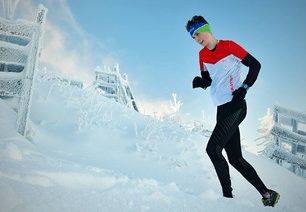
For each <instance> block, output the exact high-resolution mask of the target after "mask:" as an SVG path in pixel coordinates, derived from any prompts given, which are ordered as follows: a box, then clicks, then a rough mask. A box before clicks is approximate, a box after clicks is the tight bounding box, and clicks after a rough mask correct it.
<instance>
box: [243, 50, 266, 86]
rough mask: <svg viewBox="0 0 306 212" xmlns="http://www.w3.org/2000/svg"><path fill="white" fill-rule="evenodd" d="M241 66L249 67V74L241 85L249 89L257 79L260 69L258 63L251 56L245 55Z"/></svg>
mask: <svg viewBox="0 0 306 212" xmlns="http://www.w3.org/2000/svg"><path fill="white" fill-rule="evenodd" d="M241 62H242V64H243V65H245V66H247V67H249V72H248V74H247V77H246V79H245V80H244V82H243V83H245V84H247V85H248V86H249V87H251V86H252V85H253V84H254V82H255V81H256V79H257V76H258V73H259V70H260V68H261V65H260V62H259V61H258V60H256V58H255V57H253V56H252V55H251V54H249V53H248V54H247V55H246V56H245V57H244V58H243V60H242V61H241Z"/></svg>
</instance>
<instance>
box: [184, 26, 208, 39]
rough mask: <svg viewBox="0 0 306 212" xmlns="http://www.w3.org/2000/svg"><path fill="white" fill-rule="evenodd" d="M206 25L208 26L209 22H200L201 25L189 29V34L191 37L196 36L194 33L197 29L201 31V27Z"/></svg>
mask: <svg viewBox="0 0 306 212" xmlns="http://www.w3.org/2000/svg"><path fill="white" fill-rule="evenodd" d="M205 24H208V23H207V22H200V23H196V24H195V25H193V26H192V27H191V28H190V29H189V33H190V35H191V37H193V36H194V33H195V31H196V30H197V29H199V28H200V27H202V26H204V25H205Z"/></svg>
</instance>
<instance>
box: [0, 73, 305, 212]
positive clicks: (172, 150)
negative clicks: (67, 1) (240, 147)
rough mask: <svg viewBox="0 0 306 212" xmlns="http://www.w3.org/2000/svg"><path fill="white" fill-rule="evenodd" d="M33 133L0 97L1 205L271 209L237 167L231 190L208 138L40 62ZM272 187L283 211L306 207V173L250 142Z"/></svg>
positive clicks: (59, 208) (39, 208)
mask: <svg viewBox="0 0 306 212" xmlns="http://www.w3.org/2000/svg"><path fill="white" fill-rule="evenodd" d="M30 117H31V124H30V131H29V133H28V135H27V139H25V138H24V137H22V136H20V135H19V134H18V133H17V132H16V130H15V120H16V112H15V110H13V109H12V107H11V106H10V105H9V104H7V102H6V101H4V100H1V99H0V211H1V212H2V211H52V212H54V211H106V212H108V211H133V212H134V211H158V212H160V211H171V212H172V211H192V212H193V211H208V212H209V211H214V212H216V211H235V212H240V211H241V212H245V211H248V212H250V211H268V210H272V209H271V208H265V207H264V206H263V205H262V203H261V201H260V199H261V197H260V195H259V194H258V193H257V191H256V190H255V189H254V188H253V187H252V186H251V185H250V184H248V183H247V182H246V180H244V179H243V178H242V177H241V176H240V174H239V173H237V172H236V171H235V170H234V169H232V168H231V174H232V181H233V187H234V195H235V198H234V199H225V198H223V197H222V196H221V189H220V186H219V183H218V180H217V177H216V174H215V171H214V169H213V166H212V164H211V162H210V160H209V158H208V156H207V155H206V153H205V146H206V142H207V138H206V137H204V136H202V135H200V134H196V133H190V132H187V131H185V130H184V129H182V128H181V127H179V126H178V125H177V124H175V123H173V122H170V121H164V122H161V121H157V120H155V119H153V118H150V117H147V116H143V115H141V114H139V113H137V112H135V111H134V110H132V109H129V108H125V107H123V106H121V105H118V104H116V103H115V102H113V101H111V100H109V99H106V98H104V97H101V96H98V95H96V93H95V91H93V90H91V89H86V90H81V89H79V88H76V87H71V86H70V85H69V81H66V80H63V79H61V78H59V77H57V76H56V75H54V74H52V73H50V72H46V73H43V72H40V73H39V75H38V76H37V78H36V82H35V90H34V94H33V105H32V112H31V116H30ZM244 155H245V157H246V159H247V160H249V162H250V163H251V164H252V165H253V166H254V167H255V169H256V170H257V171H258V173H259V175H260V176H261V177H262V179H263V181H264V182H265V183H266V184H267V186H268V187H270V188H272V189H275V190H277V191H279V192H280V193H281V199H280V201H279V204H278V205H277V206H276V207H275V208H273V211H286V212H287V211H290V212H291V211H299V212H302V211H305V210H306V181H305V179H303V178H300V177H297V176H295V175H294V174H292V173H290V172H289V171H287V170H285V169H284V168H282V167H279V166H277V165H276V164H274V163H273V162H271V161H269V160H268V159H265V158H263V157H260V156H256V155H253V154H250V153H248V152H244Z"/></svg>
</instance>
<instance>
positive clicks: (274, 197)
mask: <svg viewBox="0 0 306 212" xmlns="http://www.w3.org/2000/svg"><path fill="white" fill-rule="evenodd" d="M268 192H269V194H270V197H268V198H266V197H263V198H262V199H261V201H262V203H263V204H264V206H272V207H274V206H275V205H276V203H277V202H278V200H279V198H280V195H279V193H277V192H276V191H273V190H269V191H268Z"/></svg>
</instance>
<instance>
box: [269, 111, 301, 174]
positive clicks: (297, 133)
mask: <svg viewBox="0 0 306 212" xmlns="http://www.w3.org/2000/svg"><path fill="white" fill-rule="evenodd" d="M273 121H274V124H273V126H272V129H271V131H270V135H271V141H272V145H269V146H267V148H266V149H265V151H264V152H265V154H267V155H268V156H269V157H270V158H271V159H274V160H275V161H276V163H278V164H279V165H282V166H284V167H286V168H288V169H289V170H291V171H292V172H294V173H295V174H297V175H300V176H303V177H306V114H304V113H300V112H296V111H293V110H290V109H286V108H283V107H280V106H275V107H274V110H273ZM270 144H271V143H270Z"/></svg>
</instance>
